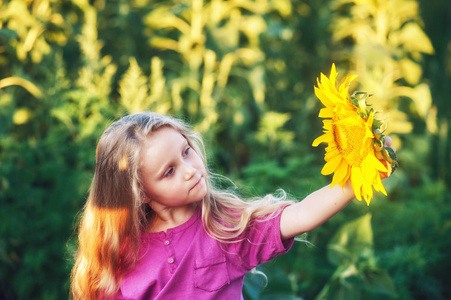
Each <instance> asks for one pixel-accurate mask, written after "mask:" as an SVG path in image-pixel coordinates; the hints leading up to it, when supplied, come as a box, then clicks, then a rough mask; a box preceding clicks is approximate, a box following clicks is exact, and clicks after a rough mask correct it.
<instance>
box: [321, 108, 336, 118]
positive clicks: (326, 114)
mask: <svg viewBox="0 0 451 300" xmlns="http://www.w3.org/2000/svg"><path fill="white" fill-rule="evenodd" d="M333 116H334V111H333V110H332V109H330V108H328V107H326V108H321V110H320V111H319V117H320V118H332V117H333Z"/></svg>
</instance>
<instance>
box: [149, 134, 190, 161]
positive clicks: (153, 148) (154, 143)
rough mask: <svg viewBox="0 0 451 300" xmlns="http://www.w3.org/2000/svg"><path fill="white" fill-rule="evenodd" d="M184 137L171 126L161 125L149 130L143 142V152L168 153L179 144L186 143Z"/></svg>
mask: <svg viewBox="0 0 451 300" xmlns="http://www.w3.org/2000/svg"><path fill="white" fill-rule="evenodd" d="M186 142H187V140H186V138H185V137H184V136H183V135H182V134H181V133H180V132H178V131H177V130H175V129H173V128H171V127H162V128H159V129H157V130H155V131H153V132H151V133H150V134H149V135H148V136H147V138H146V141H145V143H144V145H143V146H144V147H143V152H145V153H147V154H150V152H152V154H154V155H156V154H159V155H164V154H169V153H170V152H172V151H173V150H174V149H178V148H179V145H181V144H184V143H186Z"/></svg>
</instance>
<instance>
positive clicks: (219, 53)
mask: <svg viewBox="0 0 451 300" xmlns="http://www.w3.org/2000/svg"><path fill="white" fill-rule="evenodd" d="M449 20H451V7H450V6H449V5H448V3H447V2H446V1H425V0H419V1H412V0H367V1H363V0H361V1H357V0H355V1H350V0H317V1H310V0H307V1H300V0H292V1H289V0H255V1H251V0H229V1H222V0H212V1H201V0H193V1H188V0H186V1H184V0H178V1H177V0H172V1H151V0H133V1H124V0H115V1H102V0H92V1H88V0H67V1H57V0H35V1H25V0H12V1H5V0H0V298H1V299H31V298H33V299H46V300H47V299H64V298H67V296H68V284H69V273H70V269H71V266H72V263H73V260H72V253H73V251H74V243H75V241H74V239H75V238H74V235H73V232H74V224H75V220H76V215H77V213H78V212H79V210H80V209H81V208H82V206H83V203H84V200H85V199H86V195H87V191H88V189H89V185H90V180H91V177H92V175H93V166H94V159H95V147H96V143H97V140H98V138H99V136H100V134H101V133H102V131H103V130H104V129H105V128H106V127H107V126H108V125H109V124H110V123H111V122H112V121H113V120H116V119H117V118H119V117H120V116H122V115H124V114H127V113H131V112H135V111H140V110H154V111H157V112H160V113H169V114H172V115H176V116H179V117H182V118H184V119H186V120H187V121H189V122H191V123H192V124H193V125H194V126H195V128H196V129H197V130H198V131H200V132H201V133H202V134H203V135H204V137H205V139H206V143H207V149H208V150H209V155H210V164H211V167H212V168H213V170H214V171H216V172H218V173H220V174H224V175H226V176H228V177H230V178H232V179H233V180H234V181H235V182H236V183H237V184H238V185H239V186H240V188H241V191H242V193H243V194H244V195H248V196H255V195H262V194H264V193H271V192H275V191H276V190H277V189H278V188H279V187H280V188H284V189H285V190H286V191H287V192H289V193H290V194H291V195H294V197H296V198H297V199H302V198H303V197H305V196H306V195H308V194H309V193H310V192H312V191H314V190H315V189H317V188H319V187H321V186H323V185H325V184H327V183H328V182H329V180H330V178H326V177H323V176H322V175H320V170H321V168H322V165H323V163H324V162H323V152H324V149H323V148H321V147H319V149H316V148H312V147H311V143H312V141H313V139H314V138H315V137H317V136H319V135H320V134H321V132H322V129H321V126H322V124H321V121H320V120H319V119H318V118H317V114H318V112H319V109H320V108H321V105H320V102H319V101H318V100H317V99H316V98H315V96H314V94H313V86H314V85H315V84H316V81H315V80H316V78H317V77H318V76H319V74H320V72H323V73H325V74H326V75H328V74H329V70H330V65H331V63H332V62H335V63H336V64H337V68H338V70H339V73H340V75H341V76H342V77H341V78H343V77H344V76H345V75H347V74H350V73H355V74H358V75H359V78H358V79H357V81H358V83H357V84H356V86H352V87H351V89H361V90H365V91H371V92H373V93H374V94H375V95H374V96H373V97H372V98H371V101H372V103H373V105H374V107H375V108H376V110H379V111H381V113H380V115H379V116H380V117H381V118H382V119H386V120H388V121H387V124H388V125H387V128H386V133H388V134H390V135H391V136H392V137H393V138H394V145H395V146H396V147H397V148H398V154H399V160H400V165H401V167H400V169H399V170H397V172H396V173H395V174H394V175H393V176H392V177H391V178H389V179H387V180H386V181H385V185H386V187H387V190H388V194H389V196H388V197H376V199H374V200H373V202H372V204H371V206H369V207H367V206H366V205H365V204H364V203H360V202H356V203H352V204H350V205H349V206H348V207H347V208H345V209H344V210H343V212H341V213H340V214H338V215H337V216H335V217H334V218H332V219H331V220H330V221H328V222H327V223H326V224H324V225H323V226H321V227H320V228H318V229H316V230H315V231H313V232H311V233H309V234H308V235H307V239H308V241H309V242H310V243H311V244H312V245H308V244H306V243H302V242H300V243H296V244H295V245H294V247H293V249H292V250H291V251H290V253H289V254H286V255H284V256H281V257H279V258H277V259H276V260H275V261H273V262H270V263H268V264H266V265H263V266H261V268H260V269H259V270H261V271H263V272H264V273H266V274H267V275H268V284H267V285H265V281H264V280H262V277H261V275H258V274H250V275H249V276H247V278H246V282H245V288H244V294H245V297H246V299H314V298H317V299H381V298H383V299H387V298H388V299H391V298H400V299H446V298H448V299H449V298H451V293H450V291H449V288H448V287H449V286H450V285H451V277H450V276H449V269H451V260H450V259H449V258H448V257H449V255H448V252H449V250H447V249H449V248H450V246H451V236H450V232H451V218H450V212H451V207H450V205H449V201H450V198H451V193H450V191H449V189H447V187H449V186H451V173H450V172H449V169H450V167H451V163H450V161H451V154H450V153H451V139H450V137H451V134H450V129H449V126H450V124H451V122H450V121H451V119H450V118H451V117H450V116H451V105H450V104H449V95H450V93H451V90H450V87H451V41H450V37H451V25H450V21H449ZM36 295H38V296H36Z"/></svg>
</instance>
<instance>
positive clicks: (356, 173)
mask: <svg viewBox="0 0 451 300" xmlns="http://www.w3.org/2000/svg"><path fill="white" fill-rule="evenodd" d="M351 184H352V189H353V190H354V193H355V197H356V198H357V200H359V201H362V197H361V196H360V188H361V187H362V185H363V181H362V172H361V171H360V168H359V167H352V169H351Z"/></svg>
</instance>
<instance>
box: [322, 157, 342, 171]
mask: <svg viewBox="0 0 451 300" xmlns="http://www.w3.org/2000/svg"><path fill="white" fill-rule="evenodd" d="M341 160H342V157H341V155H338V156H335V157H334V158H332V159H331V160H329V161H328V162H327V163H326V164H325V165H324V167H323V169H322V170H321V174H323V175H329V174H332V172H334V171H335V169H336V168H337V167H338V165H339V164H340V162H341Z"/></svg>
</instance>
